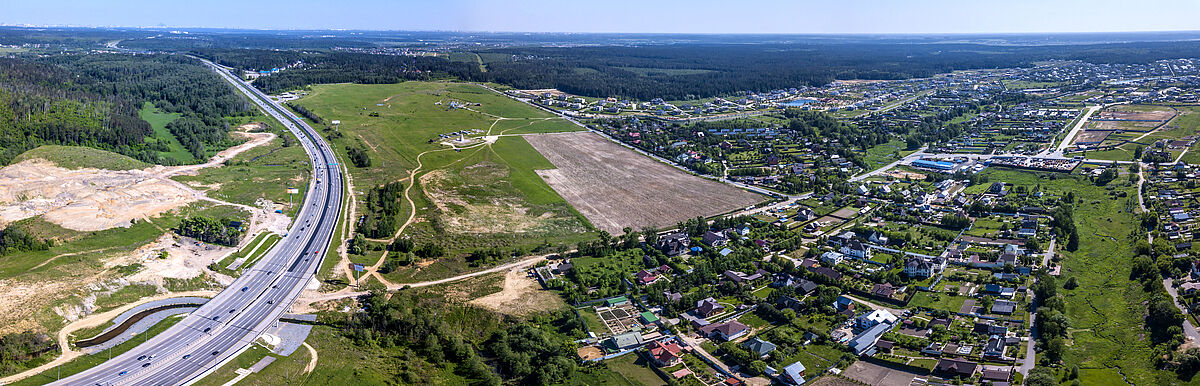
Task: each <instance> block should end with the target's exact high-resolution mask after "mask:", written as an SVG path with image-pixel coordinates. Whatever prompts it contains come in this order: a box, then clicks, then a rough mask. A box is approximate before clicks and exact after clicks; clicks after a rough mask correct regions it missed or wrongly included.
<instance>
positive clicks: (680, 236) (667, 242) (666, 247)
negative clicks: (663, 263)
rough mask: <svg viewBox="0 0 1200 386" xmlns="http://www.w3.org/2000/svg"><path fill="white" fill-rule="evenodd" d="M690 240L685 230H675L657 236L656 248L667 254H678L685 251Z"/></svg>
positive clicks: (690, 243)
mask: <svg viewBox="0 0 1200 386" xmlns="http://www.w3.org/2000/svg"><path fill="white" fill-rule="evenodd" d="M691 245H692V240H691V239H690V238H688V235H687V233H685V232H675V233H670V234H666V235H663V236H662V237H659V238H658V249H659V250H661V251H662V252H663V253H664V254H666V255H667V256H678V255H680V254H683V253H685V252H687V250H688V247H689V246H691Z"/></svg>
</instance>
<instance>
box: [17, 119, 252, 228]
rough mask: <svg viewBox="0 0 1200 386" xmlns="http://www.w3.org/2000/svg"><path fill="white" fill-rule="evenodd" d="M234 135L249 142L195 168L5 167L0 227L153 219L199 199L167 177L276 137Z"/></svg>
mask: <svg viewBox="0 0 1200 386" xmlns="http://www.w3.org/2000/svg"><path fill="white" fill-rule="evenodd" d="M238 134H240V135H243V136H246V137H249V138H250V140H249V141H246V142H245V143H243V144H241V145H238V146H234V147H231V148H229V149H226V150H225V151H222V152H220V153H217V155H216V156H214V157H213V158H212V159H211V160H210V161H209V162H206V163H203V164H199V165H187V166H175V167H166V166H154V167H150V168H146V169H143V170H101V169H92V168H84V169H76V170H71V169H66V168H62V167H58V166H56V165H54V164H53V163H51V162H48V161H45V160H41V159H30V160H26V161H22V162H20V163H17V164H14V165H9V166H6V167H4V168H3V169H0V225H3V224H8V223H11V222H13V221H18V220H21V219H25V218H29V217H34V216H39V215H40V216H43V218H44V219H46V221H49V222H52V223H55V224H58V225H61V226H62V227H64V228H67V229H72V230H76V231H85V232H88V231H98V230H104V229H110V228H115V227H128V226H130V224H131V221H132V220H134V219H140V218H148V217H154V216H157V215H159V214H161V213H163V212H166V211H169V210H171V209H175V208H178V207H180V206H182V205H184V204H187V203H190V202H193V201H196V200H199V199H202V198H203V194H202V193H201V192H199V191H197V190H195V189H193V188H192V187H190V186H187V185H185V184H182V183H179V182H177V181H174V180H171V179H170V178H169V177H171V176H174V175H184V174H194V173H196V172H197V171H199V170H200V169H203V168H206V167H212V166H217V165H220V164H222V163H224V162H225V161H226V160H228V159H230V158H233V157H234V156H236V155H237V154H239V153H241V152H244V151H246V150H249V149H251V148H254V147H256V146H260V145H263V144H266V143H268V142H270V141H271V140H272V139H274V138H275V134H272V133H247V132H238Z"/></svg>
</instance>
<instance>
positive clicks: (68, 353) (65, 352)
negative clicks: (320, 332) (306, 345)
mask: <svg viewBox="0 0 1200 386" xmlns="http://www.w3.org/2000/svg"><path fill="white" fill-rule="evenodd" d="M216 294H217V291H212V290H202V291H187V292H177V293H171V294H162V295H157V296H151V297H147V298H142V299H139V300H138V301H136V302H133V303H129V304H126V305H123V306H120V307H117V308H115V309H112V310H109V311H106V312H102V313H99V314H92V315H89V316H87V317H85V318H83V319H79V320H76V321H74V322H72V323H71V324H68V325H67V326H66V327H63V329H62V330H60V331H59V332H58V335H57V337H56V341H57V342H58V347H59V348H60V349H61V350H62V353H61V354H60V355H59V356H58V358H55V359H54V360H52V361H50V362H46V363H45V364H43V365H41V366H38V367H35V368H32V369H29V370H25V371H22V372H20V373H17V374H13V375H10V376H8V377H5V378H2V379H0V384H9V383H13V382H16V381H20V380H22V379H25V378H28V377H31V376H34V375H37V374H40V373H42V372H44V371H47V370H50V369H53V368H55V367H57V366H61V365H63V364H65V363H67V362H70V361H71V360H74V359H75V358H78V357H80V356H81V355H83V353H81V352H79V351H75V350H72V349H71V345H70V344H69V341H68V337H69V336H70V335H71V333H72V332H75V331H78V330H79V329H83V328H89V327H96V326H100V325H103V324H104V323H108V322H111V321H112V319H113V318H116V317H117V316H118V315H121V314H122V313H124V312H125V311H129V310H130V309H132V308H133V307H137V306H138V305H141V304H145V303H149V302H152V301H156V300H163V299H169V298H177V297H188V296H200V297H213V296H216ZM314 358H315V355H314Z"/></svg>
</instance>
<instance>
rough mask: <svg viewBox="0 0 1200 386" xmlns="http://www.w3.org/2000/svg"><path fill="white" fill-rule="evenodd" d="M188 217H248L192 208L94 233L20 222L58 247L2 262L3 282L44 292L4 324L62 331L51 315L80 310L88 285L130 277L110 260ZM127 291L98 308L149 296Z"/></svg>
mask: <svg viewBox="0 0 1200 386" xmlns="http://www.w3.org/2000/svg"><path fill="white" fill-rule="evenodd" d="M190 215H206V216H210V217H216V218H220V217H224V216H234V217H236V216H244V214H243V213H241V212H240V209H236V208H232V207H228V206H214V205H212V204H208V203H193V204H190V205H186V206H184V207H181V208H178V209H176V210H174V211H171V212H168V213H166V214H163V215H161V216H159V217H155V218H151V219H150V221H138V222H137V223H135V224H133V225H132V226H130V227H128V228H120V227H118V228H113V229H107V230H102V231H96V232H77V231H72V230H69V229H65V228H62V227H60V226H58V225H55V224H52V223H49V222H46V221H44V220H41V219H40V218H38V217H33V218H28V219H25V220H21V221H18V222H17V224H21V225H22V226H23V227H25V228H26V229H28V230H29V231H30V232H31V233H33V234H36V235H38V237H44V238H55V239H58V240H60V242H59V243H57V244H56V245H55V246H54V247H52V248H50V249H49V250H45V251H27V252H17V253H12V254H9V255H7V256H4V258H3V259H0V278H4V279H5V284H7V285H12V286H20V285H24V284H23V283H37V285H38V286H39V288H42V291H41V293H40V296H38V297H36V298H29V297H22V298H20V299H24V300H23V301H24V302H25V303H24V304H25V306H23V307H21V308H20V309H11V310H8V311H7V312H6V313H5V314H3V315H0V322H2V323H5V325H6V326H7V327H9V328H22V329H32V330H35V331H53V330H55V329H57V328H58V327H61V326H62V324H63V323H64V321H63V318H62V317H61V316H59V315H58V314H56V313H54V311H52V310H51V309H52V308H53V307H54V306H59V305H66V304H78V302H79V298H80V297H81V296H83V295H84V294H86V293H87V292H90V290H85V289H84V287H86V286H87V285H88V284H89V283H92V282H94V281H97V280H105V279H110V278H115V277H119V276H122V275H127V274H129V273H131V272H129V273H123V271H122V270H123V267H121V266H116V267H114V266H111V264H107V263H106V262H107V261H108V259H109V258H110V257H112V256H114V255H120V254H129V253H132V252H133V251H135V250H137V249H138V248H140V247H142V246H143V245H146V244H148V243H151V242H153V241H155V240H156V239H158V238H159V237H160V236H162V234H163V233H164V232H167V231H169V229H170V228H173V227H175V226H177V225H178V224H179V221H180V220H182V219H183V218H185V217H187V216H190ZM134 268H136V267H129V266H125V268H124V269H126V270H133V271H136V269H134ZM126 288H129V289H128V290H122V291H119V292H118V293H115V294H111V295H105V296H102V297H101V298H100V299H97V302H98V305H99V303H100V302H101V301H102V302H103V306H105V307H113V306H116V305H119V304H121V303H122V302H125V301H128V300H133V299H135V298H136V297H138V296H137V295H146V294H149V293H150V292H148V290H146V289H144V288H139V287H136V286H135V287H126ZM18 322H19V323H18Z"/></svg>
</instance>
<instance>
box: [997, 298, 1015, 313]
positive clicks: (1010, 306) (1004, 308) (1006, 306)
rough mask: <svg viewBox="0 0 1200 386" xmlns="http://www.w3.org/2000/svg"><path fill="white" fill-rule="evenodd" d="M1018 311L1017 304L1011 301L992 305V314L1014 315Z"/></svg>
mask: <svg viewBox="0 0 1200 386" xmlns="http://www.w3.org/2000/svg"><path fill="white" fill-rule="evenodd" d="M1016 310H1017V303H1016V302H1013V301H1009V300H997V301H995V302H993V303H992V313H993V314H999V315H1012V313H1013V312H1016Z"/></svg>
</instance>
